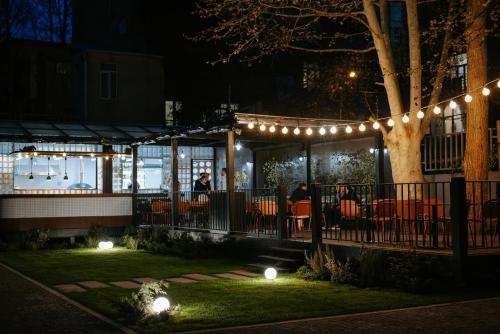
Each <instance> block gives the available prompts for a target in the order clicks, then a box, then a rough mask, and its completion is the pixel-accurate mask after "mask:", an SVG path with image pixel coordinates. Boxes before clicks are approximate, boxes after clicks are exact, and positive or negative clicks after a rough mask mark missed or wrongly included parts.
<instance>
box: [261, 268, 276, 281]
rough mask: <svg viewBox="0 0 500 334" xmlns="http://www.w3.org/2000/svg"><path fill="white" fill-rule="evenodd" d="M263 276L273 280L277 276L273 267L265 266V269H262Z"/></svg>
mask: <svg viewBox="0 0 500 334" xmlns="http://www.w3.org/2000/svg"><path fill="white" fill-rule="evenodd" d="M264 276H265V277H266V279H269V280H273V279H275V278H276V277H277V276H278V272H277V271H276V269H274V268H267V269H266V271H264Z"/></svg>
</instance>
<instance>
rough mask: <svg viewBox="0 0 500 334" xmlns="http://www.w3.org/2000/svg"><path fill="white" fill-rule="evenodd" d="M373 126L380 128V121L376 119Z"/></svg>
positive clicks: (376, 128)
mask: <svg viewBox="0 0 500 334" xmlns="http://www.w3.org/2000/svg"><path fill="white" fill-rule="evenodd" d="M372 126H373V128H374V129H375V130H378V129H380V123H379V122H377V121H375V122H374V123H373V125H372Z"/></svg>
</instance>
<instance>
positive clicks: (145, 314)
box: [117, 281, 178, 322]
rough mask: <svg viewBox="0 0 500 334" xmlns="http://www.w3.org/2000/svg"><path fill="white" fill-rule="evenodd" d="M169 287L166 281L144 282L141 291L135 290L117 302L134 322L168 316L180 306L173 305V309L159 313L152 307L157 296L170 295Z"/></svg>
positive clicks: (122, 311) (120, 309) (125, 314)
mask: <svg viewBox="0 0 500 334" xmlns="http://www.w3.org/2000/svg"><path fill="white" fill-rule="evenodd" d="M168 287H169V286H168V283H167V282H165V281H159V282H151V283H144V284H142V285H141V287H140V289H139V291H137V292H133V293H132V294H131V296H130V297H122V298H121V299H120V301H119V302H117V308H118V310H119V311H120V312H121V313H122V314H123V315H124V316H125V317H127V319H130V320H132V321H134V322H150V321H156V320H160V319H165V318H168V317H169V316H171V315H172V314H173V313H174V312H175V311H176V310H178V307H176V308H172V307H171V310H169V311H167V312H161V313H159V314H158V313H155V312H154V311H153V308H152V306H153V302H154V300H155V299H156V298H158V297H167V296H168V294H167V290H168Z"/></svg>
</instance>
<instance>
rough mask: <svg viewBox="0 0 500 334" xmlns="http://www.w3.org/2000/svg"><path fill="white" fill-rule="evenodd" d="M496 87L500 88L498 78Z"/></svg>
mask: <svg viewBox="0 0 500 334" xmlns="http://www.w3.org/2000/svg"><path fill="white" fill-rule="evenodd" d="M497 87H498V88H500V80H498V82H497Z"/></svg>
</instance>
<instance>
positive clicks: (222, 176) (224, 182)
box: [219, 167, 227, 190]
mask: <svg viewBox="0 0 500 334" xmlns="http://www.w3.org/2000/svg"><path fill="white" fill-rule="evenodd" d="M219 190H227V169H226V168H225V167H224V168H222V169H221V171H220V189H219Z"/></svg>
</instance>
